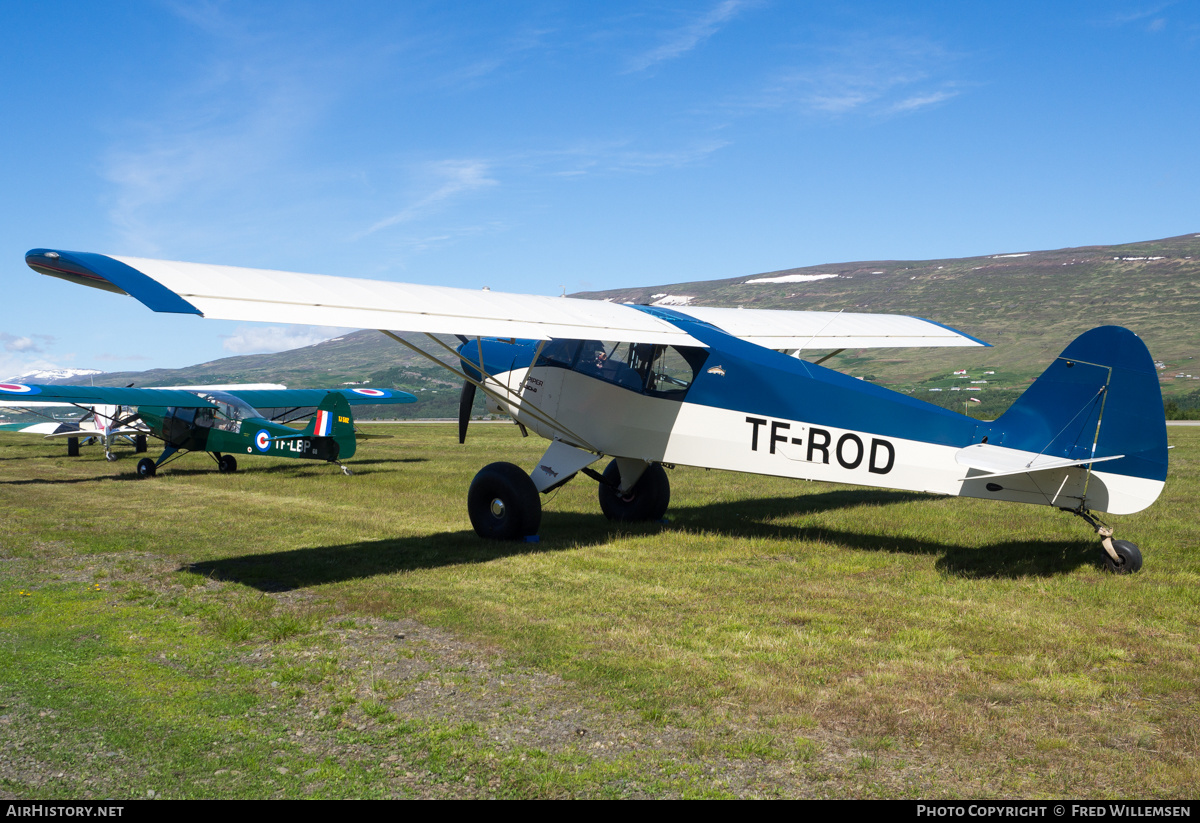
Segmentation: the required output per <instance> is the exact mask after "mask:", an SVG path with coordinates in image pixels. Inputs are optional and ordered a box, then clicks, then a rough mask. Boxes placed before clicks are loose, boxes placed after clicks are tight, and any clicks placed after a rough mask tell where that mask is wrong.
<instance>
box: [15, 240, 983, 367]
mask: <svg viewBox="0 0 1200 823" xmlns="http://www.w3.org/2000/svg"><path fill="white" fill-rule="evenodd" d="M25 262H26V263H28V264H29V266H30V267H31V268H33V269H34V270H35V271H39V272H41V273H43V274H48V275H52V276H54V277H61V278H63V279H66V280H71V281H72V282H76V283H82V284H84V285H88V286H92V287H95V288H100V289H105V290H108V291H115V292H121V293H125V294H130V295H132V296H133V297H135V298H137V299H138V300H140V301H141V302H142V303H145V304H146V305H147V306H149V307H150V308H151V309H154V310H155V311H168V312H180V313H190V314H199V315H202V316H204V317H211V318H216V319H221V320H241V321H257V322H268V323H297V324H306V325H315V326H347V327H351V328H360V329H362V328H366V329H394V330H399V331H408V332H429V333H431V334H458V335H465V336H470V337H476V336H482V337H516V338H524V339H531V340H549V339H552V338H566V339H588V338H599V339H603V340H621V341H624V342H630V343H661V344H667V345H684V346H703V345H704V344H703V343H701V342H699V341H698V340H696V339H695V338H693V337H692V336H691V335H689V334H688V333H687V332H686V331H684V330H682V329H680V328H678V327H677V326H675V325H673V324H672V323H670V322H668V321H667V320H664V319H661V318H660V317H655V316H654V313H651V312H643V311H639V310H637V309H634V308H632V307H630V306H625V305H621V304H617V303H606V302H602V301H597V300H579V299H576V298H569V297H545V296H540V295H528V294H509V293H505V292H494V291H474V290H471V289H459V288H451V287H448V286H424V285H417V284H412V283H393V282H389V281H383V280H364V279H361V278H354V277H330V276H328V275H320V274H299V273H295V272H283V271H272V270H269V269H247V268H236V267H233V266H218V265H212V264H205V263H181V262H174V261H170V260H149V259H145V258H140V257H115V256H113V257H110V256H106V255H102V254H91V253H83V252H69V251H53V250H50V249H34V250H32V251H30V252H29V253H27V254H26V255H25ZM675 311H678V312H680V313H681V314H686V315H688V316H690V317H693V318H695V319H697V320H701V321H704V322H707V323H711V324H712V325H714V326H717V327H718V328H720V329H722V330H724V331H725V332H726V333H728V334H731V335H733V336H735V337H740V338H743V339H745V340H748V341H750V342H752V343H757V344H759V345H762V346H766V347H767V348H773V349H784V348H791V349H799V348H809V349H814V348H824V349H829V348H851V347H853V348H866V347H872V346H874V347H900V346H978V345H986V344H985V343H982V342H981V341H978V340H975V339H974V338H971V337H968V336H966V335H963V334H961V333H959V332H956V331H954V330H953V329H948V328H946V327H944V326H939V325H938V324H936V323H932V322H930V321H927V320H921V319H919V318H914V317H903V316H898V315H881V314H841V313H838V314H834V313H827V312H792V311H774V310H766V311H764V310H738V309H711V308H690V307H686V308H679V309H675Z"/></svg>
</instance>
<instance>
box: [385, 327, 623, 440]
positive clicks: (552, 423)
mask: <svg viewBox="0 0 1200 823" xmlns="http://www.w3.org/2000/svg"><path fill="white" fill-rule="evenodd" d="M379 331H381V332H382V333H383V334H386V335H387V336H388V337H390V338H392V339H393V340H395V341H396V342H397V343H399V344H400V345H402V346H404V347H405V348H408V349H411V350H412V351H414V352H416V353H417V354H419V355H421V356H422V357H424V358H425V359H426V360H430V361H432V362H434V363H436V364H437V365H439V366H441V367H442V368H444V369H447V370H449V371H451V372H453V373H454V374H456V375H458V376H459V377H461V378H462V379H463V380H466V381H467V382H468V383H472V384H474V385H475V386H476V387H478V388H480V389H482V390H483V393H484V394H486V395H487V396H488V397H491V398H492V399H494V400H495V401H496V402H498V403H507V402H508V401H509V400H510V399H516V400H517V401H520V400H521V395H520V394H519V393H518V392H515V391H513V390H512V389H511V388H509V387H508V386H505V385H504V384H502V383H501V382H500V381H499V380H497V379H496V378H495V377H493V376H492V375H490V374H488V373H487V372H486V371H484V369H483V362H482V361H483V358H482V357H480V363H479V364H478V365H476V364H475V363H471V368H473V369H476V370H478V371H479V373H480V374H482V375H483V380H476V379H475V378H473V377H471V376H470V375H469V374H467V373H466V371H465V370H463V369H457V368H455V367H454V366H451V365H450V364H449V363H445V362H443V361H441V360H438V359H437V358H436V357H434V356H433V355H431V354H430V353H429V352H427V351H425V350H424V349H422V348H420V347H418V346H414V345H413V344H412V343H409V342H408V341H407V340H405V339H404V338H403V337H401V336H400V335H398V334H396V333H394V332H390V331H388V330H387V329H380V330H379ZM425 336H426V337H428V338H429V339H430V340H432V341H433V342H434V343H437V344H438V345H439V346H441V347H442V348H443V349H445V350H446V351H447V352H448V353H449V354H450V355H452V356H453V357H454V358H455V359H457V360H460V361H462V362H464V363H465V362H470V361H468V360H466V359H465V358H464V357H463V356H462V355H461V354H459V353H458V352H456V351H455V350H454V349H452V348H450V347H449V346H447V345H446V344H445V343H443V342H442V341H441V340H438V339H437V338H436V337H434V336H433V335H432V334H428V333H427V334H426V335H425ZM477 339H479V340H480V349H481V350H482V347H483V342H482V338H477ZM542 342H543V345H544V344H545V341H542ZM541 348H542V347H541V346H538V351H537V353H538V354H541ZM536 359H537V358H536V357H535V358H534V361H535V362H536ZM489 380H490V381H491V382H492V384H493V386H498V387H500V388H501V389H503V390H504V391H505V392H506V393H507V394H508V395H510V397H509V398H506V397H504V395H502V394H500V393H499V392H497V391H496V390H495V388H493V387H492V386H489V385H488V381H489ZM521 411H522V412H523V413H524V414H528V415H529V416H530V417H533V418H536V419H537V420H538V421H540V422H542V423H544V424H545V425H547V426H549V427H550V428H552V429H554V430H555V431H558V432H561V433H562V434H563V435H565V436H566V437H567V438H569V439H570V440H572V441H573V442H575V443H578V444H580V445H581V446H582V448H584V449H586V450H588V451H593V452H596V453H597V454H601V453H602V452H601V451H600V450H599V449H597V448H596V447H595V446H593V445H592V444H591V443H589V442H588V441H587V440H586V439H584V438H583V437H580V436H579V435H578V434H576V433H575V432H573V431H571V430H570V429H568V428H567V427H566V426H564V425H563V424H562V423H559V422H558V421H557V420H555V419H554V418H552V417H550V416H548V415H547V414H545V413H544V412H543V411H542V410H541V409H539V408H537V407H536V406H534V405H533V404H532V403H524V404H522V406H521Z"/></svg>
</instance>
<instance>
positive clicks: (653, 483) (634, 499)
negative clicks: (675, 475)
mask: <svg viewBox="0 0 1200 823" xmlns="http://www.w3.org/2000/svg"><path fill="white" fill-rule="evenodd" d="M620 485H621V469H620V468H619V467H618V466H617V461H616V460H614V461H612V462H611V463H609V464H608V467H607V468H606V469H605V470H604V475H603V476H602V479H601V482H600V490H599V493H600V510H601V511H603V512H604V516H605V517H607V518H608V519H609V520H615V521H617V522H619V523H637V522H646V521H655V520H662V519H663V515H665V514H666V513H667V506H668V505H670V503H671V481H670V480H668V479H667V472H666V470H664V469H663V467H662V466H660V465H659V464H658V463H651V464H650V465H649V466H647V467H646V470H645V471H644V472H643V473H642V476H641V477H639V478H638V481H637V482H636V483H634V484H633V488H632V489H630V490H629V492H628V493H627V494H621V492H620V491H618V489H619V487H620Z"/></svg>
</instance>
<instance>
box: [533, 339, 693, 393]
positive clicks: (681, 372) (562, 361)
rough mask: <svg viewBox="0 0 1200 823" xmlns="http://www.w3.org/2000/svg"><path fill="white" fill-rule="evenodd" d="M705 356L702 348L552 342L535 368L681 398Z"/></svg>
mask: <svg viewBox="0 0 1200 823" xmlns="http://www.w3.org/2000/svg"><path fill="white" fill-rule="evenodd" d="M707 356H708V351H707V350H706V349H701V348H695V347H690V346H661V345H653V344H650V343H618V342H613V341H603V340H554V341H551V342H550V343H549V344H547V345H546V346H545V348H544V349H543V350H542V354H541V356H540V357H539V358H538V361H537V364H536V365H539V366H563V367H565V368H569V369H571V370H572V371H577V372H579V373H580V374H586V375H589V376H591V377H597V378H599V379H601V380H604V381H605V382H608V383H615V384H617V385H618V386H623V387H625V388H627V389H632V390H633V391H638V392H642V393H643V394H652V395H657V396H660V397H662V396H669V397H675V398H677V399H682V397H683V393H684V392H686V391H687V389H688V387H689V386H690V385H691V384H692V381H693V380H694V379H695V377H696V373H697V372H698V371H699V370H700V367H701V366H702V365H703V364H704V360H705V358H706V357H707Z"/></svg>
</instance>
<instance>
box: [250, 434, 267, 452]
mask: <svg viewBox="0 0 1200 823" xmlns="http://www.w3.org/2000/svg"><path fill="white" fill-rule="evenodd" d="M254 445H255V446H256V447H257V448H258V450H259V451H260V452H265V451H266V450H267V449H269V448H271V433H270V432H269V431H267V430H266V429H259V430H258V434H256V435H254Z"/></svg>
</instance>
